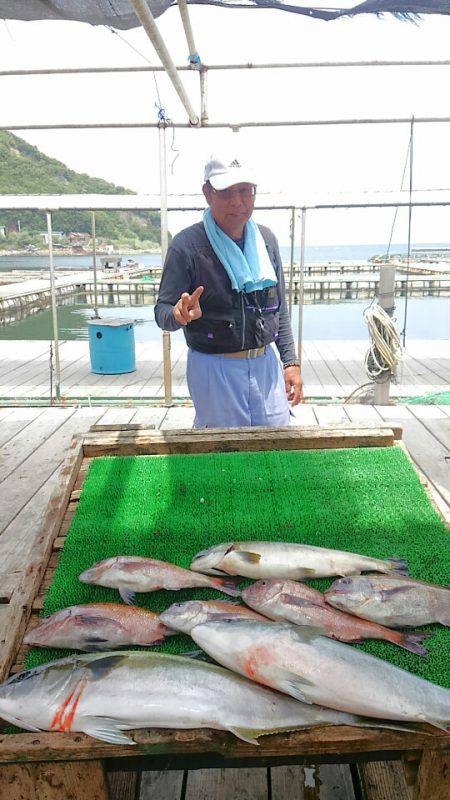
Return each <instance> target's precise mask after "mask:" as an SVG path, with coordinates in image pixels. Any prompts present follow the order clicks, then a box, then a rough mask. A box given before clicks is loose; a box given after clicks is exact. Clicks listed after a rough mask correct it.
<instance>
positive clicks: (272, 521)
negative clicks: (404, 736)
mask: <svg viewBox="0 0 450 800" xmlns="http://www.w3.org/2000/svg"><path fill="white" fill-rule="evenodd" d="M245 539H272V540H274V541H290V542H303V543H307V544H312V545H319V546H321V547H331V548H337V549H342V550H351V551H354V552H356V553H362V554H366V555H370V556H374V557H376V558H387V557H391V556H396V557H399V558H406V559H407V560H408V562H409V569H410V574H411V575H413V576H415V577H417V578H421V579H422V580H426V581H431V582H433V583H440V584H445V583H447V582H448V579H449V575H450V548H449V535H448V532H446V530H445V528H444V525H443V523H442V521H441V520H440V518H439V517H438V515H437V514H436V512H435V511H434V510H433V508H432V506H431V505H430V503H429V501H428V499H427V497H426V495H425V493H424V490H423V488H422V486H421V484H420V481H419V479H418V477H417V475H416V474H415V472H414V470H413V468H412V467H411V465H410V463H409V461H408V459H407V458H406V457H405V455H404V454H403V453H402V452H401V450H400V449H398V448H395V447H386V448H357V449H347V450H312V451H300V452H299V451H295V452H292V451H291V452H287V451H267V452H257V453H223V454H205V455H192V456H189V455H171V456H136V457H124V458H118V457H114V458H96V459H95V460H94V461H93V462H92V464H91V466H90V469H89V472H88V474H87V477H86V480H85V482H84V485H83V489H82V493H81V497H80V501H79V504H78V508H77V511H76V514H75V516H74V518H73V520H72V523H71V526H70V529H69V532H68V534H67V538H66V541H65V544H64V548H63V550H62V553H61V557H60V560H59V563H58V566H57V569H56V571H55V575H54V578H53V583H52V585H51V586H50V588H49V590H48V593H47V596H46V598H45V603H44V611H43V614H44V615H46V614H50V613H53V612H54V611H57V610H58V609H61V608H63V607H65V606H69V605H73V604H75V603H89V602H99V601H113V602H121V600H120V596H119V593H118V592H117V591H116V590H114V589H104V588H102V587H97V586H89V585H86V584H83V583H81V582H80V581H79V580H78V575H79V574H80V573H81V572H82V571H83V570H84V569H86V568H87V567H90V566H91V564H93V563H94V562H95V561H100V560H101V559H104V558H108V557H111V556H116V555H139V556H149V557H152V558H156V559H161V560H164V561H169V562H173V563H175V564H179V565H181V566H183V567H188V566H189V563H190V561H191V558H192V556H193V555H194V554H195V553H197V552H198V551H199V550H203V549H205V548H206V547H210V546H211V545H213V544H217V543H220V542H224V541H232V540H245ZM330 583H331V580H328V579H327V580H325V579H323V580H316V581H313V582H312V585H314V586H315V587H316V588H319V589H322V590H323V589H324V588H326V586H328V585H329V584H330ZM220 596H221V595H219V594H218V593H217V592H214V591H212V590H203V589H195V590H192V589H191V590H184V591H180V592H168V591H158V592H154V593H151V594H150V593H148V594H138V595H136V598H137V604H138V605H141V606H145V607H146V608H148V609H151V610H153V611H160V610H162V609H164V608H166V607H167V606H168V605H170V604H171V603H174V602H181V601H183V600H188V599H193V598H212V597H216V598H218V597H220ZM429 629H430V631H431V632H432V635H431V637H430V639H429V640H428V643H427V644H426V646H427V647H428V650H429V657H428V659H421V658H419V657H418V656H416V655H414V654H412V653H408V652H406V651H404V650H401V649H400V648H398V647H396V646H394V645H391V644H388V643H385V642H378V641H368V642H366V643H364V644H363V645H360V647H361V648H362V649H363V650H365V651H366V652H368V653H372V654H374V655H377V656H379V657H381V658H385V659H387V660H389V661H391V662H392V663H393V664H396V665H398V666H400V667H403V668H405V669H408V670H410V671H411V672H414V673H416V674H417V675H420V676H422V677H424V678H427V679H429V680H432V681H435V682H436V683H440V684H442V685H443V686H447V687H450V667H449V659H448V653H449V646H450V628H443V627H442V626H440V625H433V626H429ZM158 649H159V650H163V651H166V652H169V653H182V652H185V651H187V650H192V649H193V644H192V640H191V639H190V638H189V637H187V636H182V635H180V636H173V637H170V638H169V639H168V640H167V643H165V644H164V645H161V646H160V647H158ZM67 652H68V651H61V650H49V649H44V648H43V649H40V648H34V649H32V650H30V652H29V653H28V655H27V657H26V667H33V666H36V665H37V664H42V663H45V662H47V661H50V660H52V659H54V658H60V657H62V656H64V655H66V654H67Z"/></svg>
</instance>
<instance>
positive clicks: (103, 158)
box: [0, 6, 450, 244]
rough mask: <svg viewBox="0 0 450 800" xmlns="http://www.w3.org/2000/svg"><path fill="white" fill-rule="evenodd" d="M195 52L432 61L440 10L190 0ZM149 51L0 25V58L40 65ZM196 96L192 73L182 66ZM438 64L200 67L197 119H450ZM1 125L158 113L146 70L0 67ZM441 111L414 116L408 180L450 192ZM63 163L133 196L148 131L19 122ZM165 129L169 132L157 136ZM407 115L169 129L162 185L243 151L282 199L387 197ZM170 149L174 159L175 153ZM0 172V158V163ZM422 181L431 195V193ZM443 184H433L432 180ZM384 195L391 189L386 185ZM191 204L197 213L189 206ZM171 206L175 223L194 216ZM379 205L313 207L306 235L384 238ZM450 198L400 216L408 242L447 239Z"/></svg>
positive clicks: (168, 25) (442, 32)
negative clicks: (307, 8) (363, 11)
mask: <svg viewBox="0 0 450 800" xmlns="http://www.w3.org/2000/svg"><path fill="white" fill-rule="evenodd" d="M190 15H191V20H192V25H193V29H194V34H195V39H196V45H197V49H198V52H199V53H200V56H201V58H202V61H203V62H204V63H205V64H213V63H215V64H217V63H227V62H228V63H230V62H232V63H247V62H250V61H252V62H257V63H262V62H289V61H342V60H351V61H354V60H388V59H396V60H402V59H405V60H411V59H433V60H435V59H446V58H448V56H449V51H448V42H449V41H450V18H446V17H428V18H424V19H423V20H421V21H420V22H419V23H418V24H417V25H414V24H412V23H408V22H400V21H398V20H396V19H394V18H392V17H390V16H386V17H384V18H381V19H377V18H376V17H372V16H369V15H367V16H360V17H359V18H356V19H347V20H345V19H344V20H340V21H337V22H329V23H325V22H321V21H318V20H309V19H307V18H305V17H300V16H296V15H293V14H288V13H283V12H279V11H272V10H256V9H248V10H238V9H219V8H215V7H196V6H191V7H190ZM158 26H159V28H160V30H161V33H162V34H163V36H164V38H165V40H166V43H167V46H168V49H169V51H170V53H171V55H172V57H173V59H174V61H175V63H177V64H184V63H186V58H187V45H186V42H185V38H184V33H183V29H182V25H181V20H180V17H179V13H178V9H177V8H176V7H175V8H172V9H170V10H169V11H168V12H166V13H165V14H164V15H163V16H162V17H160V18H159V19H158ZM132 47H133V48H136V49H137V50H138V51H139V52H140V53H142V55H143V56H144V57H145V59H148V61H150V62H151V63H152V64H157V63H158V59H157V56H156V54H155V52H154V50H153V47H152V45H151V43H150V42H149V41H148V39H147V37H146V34H145V33H144V32H143V30H142V29H135V30H132V31H127V32H124V33H122V32H120V34H113V33H112V32H111V31H109V30H108V29H105V28H94V27H91V26H89V25H85V24H82V23H65V22H50V21H49V22H28V23H21V22H7V23H6V22H4V21H0V70H8V69H19V68H29V69H33V68H39V67H50V68H55V67H77V66H83V67H86V66H142V65H145V63H146V61H145V60H144V57H142V56H140V55H139V54H138V53H136V52H135V51H134V50H133V49H132ZM182 77H183V81H184V83H185V86H186V89H187V91H188V93H189V95H190V98H191V100H192V102H193V104H194V105H195V106H196V107H197V108H198V106H199V86H198V76H197V75H196V74H188V73H182ZM449 78H450V66H440V67H379V68H332V69H328V68H326V69H324V68H309V69H295V70H293V69H291V70H281V69H278V70H272V71H268V70H255V71H252V72H251V71H233V72H231V71H226V72H222V73H219V72H214V73H210V74H209V79H208V81H209V86H208V102H209V117H210V121H211V122H212V121H233V122H239V121H250V120H281V119H284V120H293V119H299V120H308V119H309V120H313V119H336V118H359V117H393V116H395V117H410V116H411V114H414V115H416V116H450V108H449V105H450V104H449V96H450V93H449V91H448V85H449ZM157 83H158V90H159V95H160V97H161V101H162V104H163V105H164V107H165V109H166V113H167V114H168V116H169V117H170V118H171V119H173V120H174V121H177V122H185V121H186V114H185V112H184V110H183V108H182V106H181V104H180V102H179V100H178V98H177V96H176V94H175V93H174V91H173V89H172V87H171V85H170V83H169V82H168V80H167V78H166V77H165V76H164V75H161V74H159V75H158V78H157ZM0 87H1V103H0V124H1V125H8V124H10V125H13V124H25V123H29V124H33V123H34V124H38V123H56V122H60V123H63V122H107V121H120V122H127V121H130V122H131V121H133V122H140V121H150V122H152V121H155V120H156V108H155V102H156V87H155V81H154V78H153V76H152V75H151V74H150V73H144V74H128V75H122V74H121V75H117V74H107V75H95V76H92V75H91V76H86V75H77V76H56V77H53V76H51V77H50V76H42V77H25V78H24V77H20V78H19V77H0ZM449 133H450V123H448V124H447V123H446V124H434V123H433V124H430V123H427V124H417V125H416V131H415V140H414V185H415V187H416V188H417V189H420V190H422V191H425V192H426V195H425V196H427V197H430V198H431V197H432V198H433V199H435V198H437V197H440V198H443V197H445V198H446V199H450V155H449ZM18 135H19V136H22V137H23V138H25V139H26V140H27V141H29V142H30V143H32V144H34V145H36V146H38V147H39V148H40V149H41V150H42V151H44V152H45V153H46V154H48V155H50V156H52V157H54V158H57V159H60V160H61V161H63V162H65V163H66V164H67V165H68V166H69V167H71V168H72V169H75V170H77V171H80V172H86V173H89V174H90V175H96V176H99V177H102V178H105V179H107V180H110V181H113V182H115V183H117V184H121V185H124V186H127V187H128V188H130V189H133V190H135V191H136V192H142V193H155V192H158V190H159V161H158V134H157V131H156V130H150V129H149V130H128V131H114V130H102V131H36V132H25V131H21V132H18ZM171 141H172V133H171V132H169V134H168V142H169V145H170V143H171ZM408 141H409V126H408V125H360V126H357V125H354V126H323V127H317V126H316V127H300V128H299V127H297V128H288V127H283V128H265V129H264V128H259V129H257V130H256V129H250V130H245V129H243V130H241V131H240V132H239V133H233V132H231V131H228V130H227V131H222V130H219V131H218V130H214V129H212V130H209V131H208V130H184V129H182V130H181V129H179V130H176V131H175V142H174V148H175V149H174V150H172V149H171V148H170V147H169V165H170V164H171V163H172V161H173V174H172V170H171V169H170V168H169V192H170V193H182V194H190V193H195V192H197V191H199V190H200V188H201V183H202V168H203V164H204V161H205V160H206V158H207V157H208V156H209V155H210V154H211V153H212V152H220V151H222V152H225V153H226V154H229V155H234V154H235V155H237V157H238V158H240V159H241V160H247V161H251V163H252V164H253V166H254V168H255V169H256V170H257V174H258V175H259V189H260V190H261V192H270V193H272V194H274V195H275V196H276V197H277V198H278V199H279V200H280V201H281V200H282V199H283V198H286V199H289V201H292V200H293V199H294V200H295V202H296V203H298V205H300V206H301V205H302V204H303V203H310V202H342V201H343V200H346V199H350V198H351V199H359V200H361V199H364V198H365V199H367V200H374V199H376V198H377V197H381V196H382V197H383V198H384V199H387V198H388V197H390V196H392V194H391V193H393V192H396V193H398V190H399V189H400V186H401V180H402V173H403V169H404V164H405V158H406V154H407V147H408ZM175 156H176V159H175ZM0 169H1V165H0ZM430 190H433V191H430ZM443 190H446V191H443ZM395 197H398V194H396V195H395ZM197 216H198V215H197ZM195 218H196V215H194V214H192V213H183V214H182V213H172V214H171V215H170V218H169V227H170V229H171V231H172V232H173V233H174V232H176V231H177V230H179V229H180V228H182V227H184V226H185V225H187V224H190V223H191V222H193V221H194V220H195ZM392 218H393V211H392V210H364V211H351V212H350V211H333V212H324V211H316V212H311V213H310V215H309V220H308V230H307V241H308V243H309V244H353V243H355V244H356V243H380V244H386V242H387V240H388V238H389V233H390V229H391V225H392ZM256 219H257V220H259V221H261V222H265V223H266V224H270V225H271V227H272V228H273V229H274V230H275V232H276V234H277V235H278V237H279V239H280V242H281V243H282V244H284V243H287V241H288V234H289V224H288V215H287V213H286V212H281V211H277V212H260V213H259V214H257V215H256ZM449 223H450V208H444V209H428V210H426V209H422V210H416V211H414V213H413V240H414V242H416V243H419V242H448V241H450V234H449V230H450V224H449ZM406 226H407V215H406V212H401V213H399V215H398V219H397V225H396V230H395V234H394V241H396V242H405V241H406V235H407V229H406Z"/></svg>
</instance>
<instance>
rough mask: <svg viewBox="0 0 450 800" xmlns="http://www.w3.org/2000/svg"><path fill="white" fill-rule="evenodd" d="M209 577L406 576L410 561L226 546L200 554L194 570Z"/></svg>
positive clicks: (277, 545) (298, 548)
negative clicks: (380, 573) (393, 574)
mask: <svg viewBox="0 0 450 800" xmlns="http://www.w3.org/2000/svg"><path fill="white" fill-rule="evenodd" d="M190 568H191V569H192V570H194V571H195V572H205V573H207V574H209V575H221V574H223V573H226V574H228V575H242V576H243V577H245V578H253V579H255V580H258V579H259V578H291V579H292V580H301V579H302V578H326V577H332V576H333V575H356V574H357V573H360V572H369V571H370V572H403V571H405V570H406V568H407V563H406V561H403V560H401V559H395V558H391V559H388V560H386V561H384V560H382V559H379V558H370V556H361V555H358V554H357V553H347V552H345V551H343V550H329V549H328V548H326V547H313V546H311V545H307V544H294V543H289V542H225V543H224V544H218V545H216V546H215V547H210V548H209V549H208V550H203V551H202V552H201V553H197V555H196V556H194V558H193V559H192V563H191V567H190Z"/></svg>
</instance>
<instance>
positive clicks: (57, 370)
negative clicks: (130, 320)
mask: <svg viewBox="0 0 450 800" xmlns="http://www.w3.org/2000/svg"><path fill="white" fill-rule="evenodd" d="M47 233H48V261H49V267H50V292H51V300H52V303H51V305H52V322H53V343H54V346H55V394H56V402H57V403H60V402H61V364H60V360H59V333H58V313H57V309H56V292H55V269H54V264H53V229H52V215H51V212H50V211H47ZM52 400H53V397H51V398H50V401H52Z"/></svg>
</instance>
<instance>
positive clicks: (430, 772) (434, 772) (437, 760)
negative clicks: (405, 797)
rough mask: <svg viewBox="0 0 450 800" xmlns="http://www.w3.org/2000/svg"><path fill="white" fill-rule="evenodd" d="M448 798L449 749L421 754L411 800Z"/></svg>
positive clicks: (427, 751) (449, 780) (449, 777)
mask: <svg viewBox="0 0 450 800" xmlns="http://www.w3.org/2000/svg"><path fill="white" fill-rule="evenodd" d="M448 797H450V748H447V750H446V751H445V750H441V751H439V750H431V749H426V750H424V751H423V753H422V758H421V760H420V764H419V772H418V775H417V783H416V786H415V790H414V795H413V800H446V798H448Z"/></svg>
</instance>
